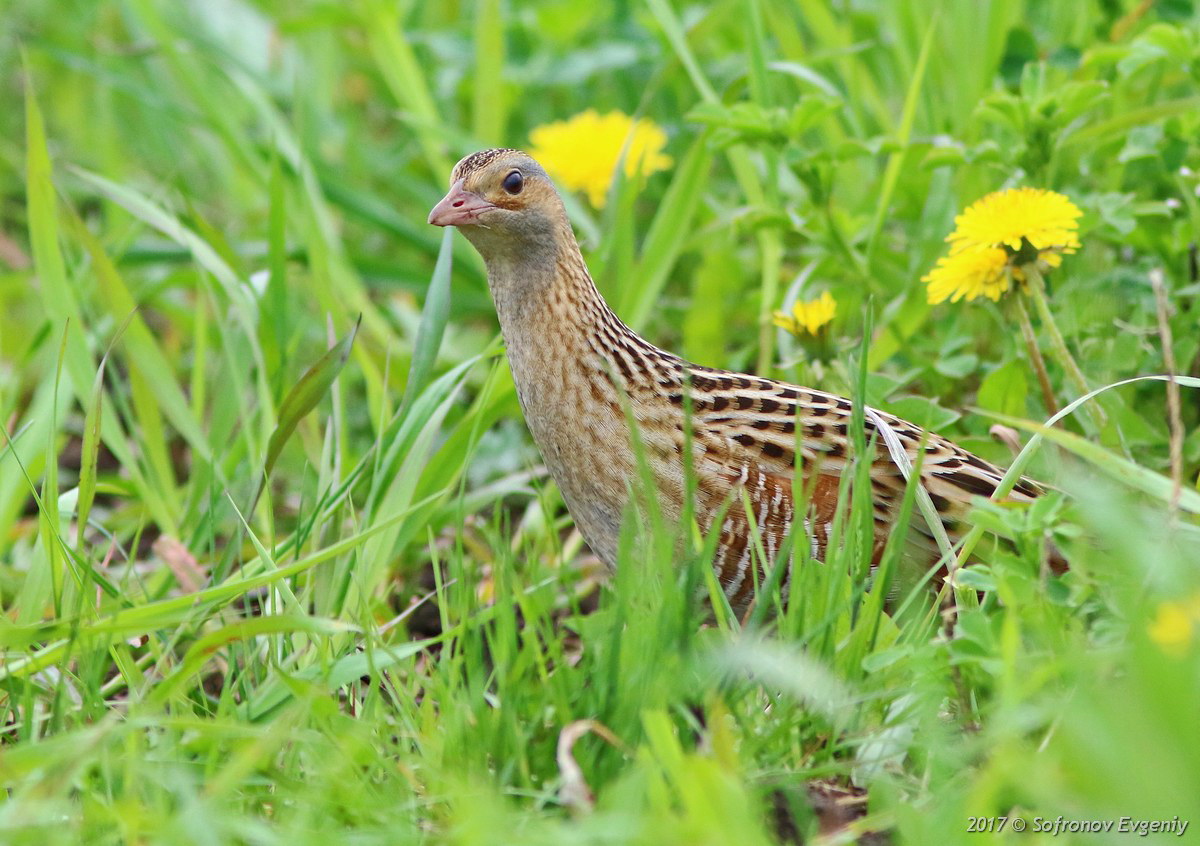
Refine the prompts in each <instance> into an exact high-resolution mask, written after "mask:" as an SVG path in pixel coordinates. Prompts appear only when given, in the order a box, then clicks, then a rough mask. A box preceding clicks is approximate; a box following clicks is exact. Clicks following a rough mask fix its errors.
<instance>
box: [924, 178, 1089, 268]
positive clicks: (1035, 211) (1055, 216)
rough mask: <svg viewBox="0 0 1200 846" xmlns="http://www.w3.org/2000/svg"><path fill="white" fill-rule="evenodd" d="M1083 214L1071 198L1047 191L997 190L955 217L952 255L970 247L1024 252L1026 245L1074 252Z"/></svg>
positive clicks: (1041, 189)
mask: <svg viewBox="0 0 1200 846" xmlns="http://www.w3.org/2000/svg"><path fill="white" fill-rule="evenodd" d="M1082 215H1083V212H1081V211H1080V210H1079V208H1078V207H1077V206H1076V205H1075V204H1074V203H1072V202H1071V201H1070V200H1069V199H1068V198H1067V197H1065V196H1063V195H1062V194H1059V193H1057V192H1055V191H1047V190H1045V189H1043V188H1013V189H1010V190H1008V191H996V192H994V193H991V194H988V195H987V196H986V197H983V198H982V199H980V200H976V201H975V202H974V203H972V204H971V205H970V206H968V207H967V210H966V211H965V212H963V213H962V214H960V215H959V216H958V217H956V218H954V226H955V229H954V231H953V232H952V233H950V235H949V236H948V237H947V238H946V240H947V241H949V242H950V244H951V245H952V247H951V252H957V251H959V250H963V249H969V248H970V247H983V246H987V247H1008V248H1009V249H1010V250H1011V251H1012V252H1014V253H1016V252H1018V251H1020V249H1021V246H1022V242H1023V241H1028V242H1029V244H1030V246H1032V247H1033V248H1034V249H1035V250H1037V251H1039V252H1041V251H1042V250H1059V251H1062V252H1065V253H1072V252H1074V251H1075V250H1076V249H1078V247H1079V237H1078V235H1077V234H1076V233H1077V232H1078V230H1079V222H1078V221H1079V218H1080V217H1081V216H1082Z"/></svg>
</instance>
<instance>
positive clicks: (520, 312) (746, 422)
mask: <svg viewBox="0 0 1200 846" xmlns="http://www.w3.org/2000/svg"><path fill="white" fill-rule="evenodd" d="M450 182H451V187H450V192H449V193H448V194H447V195H446V197H445V198H444V199H443V200H442V201H441V202H440V203H438V205H437V206H436V207H435V208H434V209H433V211H432V212H431V213H430V216H429V222H430V223H432V224H435V225H438V226H458V227H459V228H460V230H461V231H462V233H463V234H464V235H465V236H466V237H467V240H469V241H470V242H471V243H472V244H473V245H474V246H475V247H476V249H478V250H479V252H480V254H481V255H482V256H483V258H484V261H485V262H486V264H487V273H488V285H489V287H490V289H491V293H492V298H493V299H494V301H495V303H496V310H497V312H498V314H499V318H500V327H501V330H502V331H503V334H504V339H505V342H506V344H507V348H508V358H509V362H510V364H511V366H512V373H513V379H514V381H515V383H516V387H517V394H518V397H519V398H520V402H521V408H522V410H523V411H524V413H525V419H526V421H527V422H528V424H529V428H530V431H531V432H532V433H533V438H534V440H535V441H536V442H537V445H538V447H539V449H540V450H541V452H542V456H543V458H544V459H545V462H546V465H547V467H548V468H549V470H550V473H551V475H552V476H553V477H554V479H555V481H556V482H557V483H558V485H559V488H560V489H561V490H562V494H563V498H564V499H565V500H566V503H567V507H568V508H569V509H570V511H571V514H572V516H573V517H574V518H575V522H576V524H577V525H578V527H579V529H580V531H581V532H582V533H583V536H584V538H586V539H587V541H588V543H589V544H590V545H591V547H592V548H593V549H594V550H595V551H596V553H597V554H598V555H599V556H600V557H601V558H602V559H603V560H604V561H606V562H607V563H608V564H609V565H612V564H614V563H615V559H616V553H617V539H618V534H619V530H620V521H621V516H622V513H623V511H624V509H625V507H626V505H627V503H628V502H629V497H630V490H631V486H632V484H633V482H634V480H635V479H636V478H637V470H636V461H635V457H634V452H633V449H632V447H631V438H630V432H629V429H628V426H627V424H626V419H627V418H626V416H625V411H624V409H623V406H622V401H623V398H622V394H624V395H626V396H627V397H628V402H629V407H630V408H631V410H632V414H633V417H634V418H635V420H636V421H637V426H638V432H639V436H640V437H641V439H642V440H643V442H644V443H645V446H646V455H647V459H648V461H649V464H650V468H651V470H652V473H653V478H654V483H655V485H656V487H657V493H658V494H659V501H660V502H661V503H662V507H663V510H664V514H665V516H666V517H667V518H668V519H672V518H678V517H679V515H680V513H681V511H682V508H683V497H684V491H685V487H684V464H683V458H682V455H683V449H684V446H685V437H684V427H685V425H686V421H687V420H688V416H687V414H688V412H687V411H686V410H685V406H686V405H688V404H689V402H690V414H691V427H692V438H693V456H694V468H695V473H696V480H697V502H696V514H697V518H698V519H699V521H700V523H701V528H702V529H703V530H705V531H709V530H717V531H719V533H720V535H719V538H720V542H719V545H718V548H717V555H716V560H715V561H714V567H715V569H716V571H717V574H718V576H719V578H720V581H721V584H722V585H723V586H724V588H725V592H726V595H727V596H728V597H729V599H730V602H731V604H732V605H733V606H734V607H735V608H743V607H745V605H746V604H747V603H748V601H749V599H750V593H751V590H752V585H753V584H754V582H755V578H753V574H752V572H751V571H750V561H751V560H752V558H753V556H752V555H751V550H750V546H751V537H750V536H751V532H750V529H749V520H748V519H747V515H746V513H745V510H744V509H743V507H742V504H741V496H740V489H744V490H745V492H746V493H747V494H748V495H749V500H750V503H751V511H752V512H753V517H754V521H755V523H756V524H757V525H758V527H759V528H760V530H761V532H762V540H763V545H764V548H765V551H766V553H767V556H768V558H772V557H773V556H774V553H775V552H776V551H777V550H778V549H779V546H780V543H781V542H782V541H783V538H784V536H785V535H786V533H787V532H788V531H789V529H790V528H791V525H792V522H793V520H794V519H795V517H796V514H795V503H794V502H793V496H792V491H793V479H794V476H795V467H796V463H797V462H796V454H795V452H796V450H797V449H799V450H800V459H801V466H802V467H803V468H804V479H803V482H804V485H803V487H804V488H805V489H806V490H809V491H811V493H810V494H809V497H808V504H807V510H806V513H805V514H803V515H801V516H802V518H803V527H804V537H805V538H807V540H808V543H809V544H810V551H811V553H812V555H813V557H814V558H818V559H820V558H822V557H823V555H824V553H825V546H826V542H827V540H828V534H829V527H830V524H831V523H832V521H833V519H834V516H835V512H836V508H837V500H838V485H839V480H840V478H841V474H842V473H843V471H844V470H845V469H846V467H847V466H849V465H848V454H849V453H850V451H851V450H852V449H853V447H852V446H851V438H850V437H849V434H848V427H849V426H850V425H851V413H852V406H851V403H850V401H849V400H846V399H843V398H841V397H837V396H834V395H831V394H827V393H823V392H821V391H816V390H812V389H810V388H802V387H798V386H795V385H788V384H785V383H783V382H777V381H774V380H771V379H763V378H760V377H757V376H748V375H743V374H738V373H730V372H726V371H722V370H714V369H711V368H708V367H701V366H698V365H694V364H690V363H689V362H686V361H684V360H683V359H681V358H679V357H678V356H675V355H672V354H671V353H669V352H666V351H664V350H661V349H659V348H657V347H655V346H654V345H652V344H650V343H649V342H647V341H645V340H643V339H642V338H641V337H639V336H638V335H637V334H635V333H634V332H633V330H631V329H629V327H627V326H626V325H625V324H624V323H622V322H621V321H620V320H619V319H618V318H617V316H616V315H615V314H614V313H613V312H612V310H611V309H610V308H609V307H608V305H607V304H606V303H605V302H604V300H603V298H602V297H601V296H600V293H599V292H598V291H597V290H596V287H595V285H594V284H593V283H592V279H591V277H590V275H589V274H588V270H587V267H586V265H585V264H584V260H583V256H582V255H581V254H580V251H579V246H578V244H577V243H576V241H575V236H574V234H573V232H572V230H571V225H570V222H569V221H568V219H567V216H566V212H565V211H564V209H563V205H562V201H561V199H560V198H559V196H558V194H557V192H556V191H555V189H554V186H553V185H552V184H551V182H550V180H549V178H548V177H547V176H546V173H545V171H543V170H542V168H541V166H539V165H538V164H537V163H536V162H535V161H534V160H533V159H531V158H530V157H529V156H527V155H526V154H524V153H521V152H519V151H516V150H485V151H482V152H479V153H475V154H474V155H471V156H467V157H466V158H464V159H463V160H462V161H460V162H459V163H458V165H456V166H455V168H454V172H453V174H452V175H451V177H450ZM689 398H690V399H689ZM874 414H875V415H878V417H877V419H882V420H883V421H885V422H886V424H888V425H889V426H890V427H892V429H893V430H894V431H895V432H896V434H897V435H898V436H899V438H900V440H901V442H902V443H903V446H904V448H905V449H906V451H907V453H908V454H909V455H910V457H911V459H912V461H913V462H914V463H916V461H917V453H918V451H919V450H921V449H922V448H923V449H924V452H925V454H924V456H923V460H922V461H921V467H922V471H921V475H922V482H923V484H924V486H925V488H926V490H927V491H928V492H929V494H930V496H931V498H932V500H933V503H934V505H935V507H936V508H937V510H938V512H939V516H941V517H942V519H943V523H944V525H945V526H946V529H947V532H948V534H949V535H950V537H951V538H954V537H956V536H957V535H958V534H959V527H960V523H959V520H960V518H961V517H962V516H963V515H964V514H965V512H966V510H967V508H968V505H969V503H970V499H971V497H972V496H975V495H981V496H990V495H992V494H993V493H994V491H995V488H996V485H997V483H998V482H999V481H1000V478H1001V476H1002V475H1003V473H1002V471H1001V470H1000V469H999V468H997V467H995V466H993V465H992V464H989V463H988V462H986V461H983V460H982V459H980V458H978V457H976V456H974V455H972V454H970V453H969V452H967V451H965V450H963V449H961V448H960V447H958V446H956V445H955V444H953V443H951V442H950V441H948V440H946V439H944V438H941V437H939V436H937V435H927V434H926V433H924V432H922V431H921V430H920V429H919V428H918V427H916V426H914V425H912V424H910V423H907V422H905V421H903V420H900V419H898V418H896V417H893V416H891V415H888V414H884V413H882V412H874ZM866 427H867V432H866V436H867V439H868V440H869V439H870V437H871V434H872V432H873V430H874V428H875V424H874V423H872V422H871V420H870V419H868V420H867V421H866ZM922 444H923V445H924V446H922ZM870 475H871V485H872V491H873V501H874V510H875V527H876V555H878V554H879V553H880V552H881V551H882V549H883V544H884V542H885V541H886V539H887V536H888V533H889V530H890V528H891V526H892V524H893V522H894V520H895V516H896V512H897V510H898V508H899V505H900V502H901V499H902V496H903V492H904V487H905V483H904V477H903V475H902V473H901V471H900V469H899V468H898V467H897V466H896V464H895V462H894V461H893V460H892V458H891V456H890V455H889V453H888V451H887V450H886V449H884V448H883V446H882V445H879V446H878V447H877V449H876V452H875V456H874V460H873V462H872V465H871V474H870ZM1038 494H1039V490H1038V488H1037V487H1036V486H1035V485H1033V484H1032V483H1030V482H1028V481H1022V482H1020V483H1019V484H1018V485H1017V486H1016V488H1015V489H1014V491H1013V492H1012V493H1011V494H1010V499H1012V500H1016V501H1024V500H1029V499H1032V498H1033V497H1036V496H1037V495H1038ZM731 498H732V504H731V505H730V507H729V508H728V511H727V512H726V514H725V516H724V518H723V519H722V521H721V525H720V526H719V527H717V526H713V525H711V524H712V523H713V522H714V521H715V518H716V517H717V516H718V515H719V512H720V511H721V509H722V508H723V507H724V506H726V505H727V504H729V503H730V501H731ZM911 524H912V527H913V531H912V543H913V545H914V547H915V549H916V550H917V551H919V552H920V551H924V554H925V555H926V556H927V557H929V558H930V560H932V559H934V558H936V546H935V545H934V543H933V540H932V537H931V536H930V532H929V528H928V527H927V526H925V525H924V523H923V521H922V519H921V517H920V515H914V517H913V518H912V521H911Z"/></svg>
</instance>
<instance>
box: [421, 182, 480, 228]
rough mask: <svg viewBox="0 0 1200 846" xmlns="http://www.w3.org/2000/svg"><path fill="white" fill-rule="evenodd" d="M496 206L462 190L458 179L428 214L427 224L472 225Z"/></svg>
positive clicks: (461, 183) (461, 184)
mask: <svg viewBox="0 0 1200 846" xmlns="http://www.w3.org/2000/svg"><path fill="white" fill-rule="evenodd" d="M494 208H496V206H495V205H494V204H492V203H489V202H488V201H487V200H485V199H484V198H483V197H481V196H479V195H478V194H473V193H472V192H470V191H468V190H466V189H465V188H463V181H462V180H461V179H460V180H458V181H457V182H455V183H454V184H453V185H451V186H450V191H449V193H447V194H446V196H445V197H442V200H441V202H439V203H438V204H437V205H436V206H434V207H433V211H431V212H430V213H429V222H430V223H432V224H433V225H434V226H462V225H464V224H469V223H474V222H475V220H476V218H478V217H479V215H481V214H482V213H483V212H485V211H487V210H488V209H494Z"/></svg>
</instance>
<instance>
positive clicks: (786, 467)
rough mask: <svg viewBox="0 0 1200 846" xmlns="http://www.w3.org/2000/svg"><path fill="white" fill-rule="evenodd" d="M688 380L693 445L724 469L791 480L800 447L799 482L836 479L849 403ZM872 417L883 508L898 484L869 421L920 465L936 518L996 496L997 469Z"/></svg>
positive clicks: (761, 382)
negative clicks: (720, 460)
mask: <svg viewBox="0 0 1200 846" xmlns="http://www.w3.org/2000/svg"><path fill="white" fill-rule="evenodd" d="M689 375H690V379H686V380H685V381H688V382H690V384H691V390H690V392H689V393H690V398H691V415H692V421H693V422H692V425H693V431H694V432H695V433H696V440H697V442H698V443H700V444H703V445H705V446H706V448H707V449H708V450H710V451H715V452H724V453H725V457H726V458H727V461H726V463H727V464H728V465H729V466H731V467H734V468H736V467H738V466H739V465H745V466H756V467H759V468H761V469H762V470H763V471H765V472H767V473H770V474H772V475H776V476H779V477H781V478H783V479H788V480H790V479H792V478H793V477H794V475H795V468H796V464H797V456H796V450H797V449H799V451H800V456H799V459H800V465H801V466H802V467H803V468H805V471H804V473H805V477H806V478H808V477H809V474H810V473H815V474H819V475H830V476H834V477H838V476H840V475H841V474H842V472H843V471H844V470H845V468H846V466H847V463H848V459H849V456H850V454H851V452H852V450H853V437H852V436H851V434H850V426H851V425H853V423H852V415H853V406H852V404H851V402H850V401H849V400H847V399H845V398H843V397H838V396H835V395H833V394H827V393H824V392H822V391H816V390H813V389H810V388H802V387H799V386H796V385H789V384H786V383H784V382H777V381H774V380H771V379H762V378H759V377H753V376H744V375H739V374H735V373H726V372H723V371H714V370H706V369H703V368H693V369H692V370H691V371H690V372H689ZM872 412H873V413H871V414H869V415H868V416H867V417H866V419H865V421H864V427H865V432H864V436H865V438H866V441H867V442H868V443H869V442H870V441H871V439H872V438H874V439H875V441H876V444H875V456H874V459H873V461H872V468H871V480H872V486H873V488H874V490H875V494H876V498H877V499H882V500H883V501H884V502H883V504H884V506H886V505H887V504H888V502H890V501H891V500H892V499H895V500H896V501H897V502H898V499H899V497H900V496H901V495H902V494H903V490H904V486H905V481H904V475H903V472H902V471H901V469H900V468H899V467H898V466H897V464H896V462H895V461H894V460H893V458H892V455H891V453H890V452H889V450H888V448H887V447H886V446H885V444H884V441H883V436H882V433H877V429H878V426H877V423H876V421H879V422H881V423H883V424H884V425H886V426H887V427H888V428H890V429H891V431H892V433H894V434H895V436H896V439H897V440H898V441H899V443H900V444H901V445H902V446H903V448H904V451H905V453H906V454H907V456H908V458H909V461H910V463H911V464H912V466H917V465H918V464H919V465H920V468H921V480H922V483H923V485H924V486H925V489H926V490H927V491H928V493H929V495H930V497H931V498H932V500H933V502H934V505H935V506H936V507H937V509H938V511H939V513H941V514H942V515H943V517H946V518H948V519H956V518H958V517H961V515H962V514H963V513H965V511H966V510H967V508H968V506H969V504H970V502H971V498H972V497H973V496H983V497H990V496H992V495H993V494H995V492H996V487H997V485H998V484H999V483H1000V480H1001V478H1002V477H1003V475H1004V471H1003V470H1001V469H1000V468H999V467H997V466H995V465H994V464H991V463H989V462H987V461H984V460H983V459H981V458H979V457H978V456H975V455H973V454H971V453H969V452H967V451H966V450H964V449H962V448H961V447H959V446H957V445H956V444H954V443H952V442H951V441H949V440H947V439H945V438H943V437H941V436H939V435H936V434H932V433H929V432H925V431H924V430H922V429H921V428H920V427H918V426H915V425H914V424H912V423H909V422H907V421H905V420H901V419H900V418H898V417H895V416H894V415H891V414H887V413H885V412H882V411H875V410H872ZM1040 493H1041V491H1040V489H1039V488H1038V486H1037V485H1036V484H1035V483H1033V482H1031V481H1029V480H1027V479H1021V480H1020V481H1018V482H1017V484H1016V485H1015V487H1014V488H1013V490H1012V492H1011V493H1010V494H1009V496H1008V499H1010V500H1013V501H1028V500H1031V499H1033V498H1034V497H1036V496H1038V495H1039V494H1040Z"/></svg>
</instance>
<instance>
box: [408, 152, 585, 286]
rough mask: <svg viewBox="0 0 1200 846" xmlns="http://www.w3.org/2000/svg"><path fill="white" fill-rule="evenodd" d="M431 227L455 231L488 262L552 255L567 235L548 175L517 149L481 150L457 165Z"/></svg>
mask: <svg viewBox="0 0 1200 846" xmlns="http://www.w3.org/2000/svg"><path fill="white" fill-rule="evenodd" d="M429 222H430V223H432V224H433V225H434V226H457V227H458V228H459V231H461V232H462V233H463V235H465V236H466V237H467V240H469V241H470V242H471V243H472V244H474V245H475V249H477V250H479V252H480V254H481V255H482V256H483V258H484V260H485V261H487V262H489V263H490V262H492V261H493V260H501V261H503V260H505V259H512V260H515V259H517V258H519V257H525V258H530V257H533V256H536V255H539V254H540V255H553V253H554V252H555V251H556V249H557V248H558V247H559V246H560V245H561V244H562V243H563V241H562V240H561V236H562V234H563V233H564V232H565V233H566V234H567V235H570V233H571V226H570V223H569V222H568V220H567V215H566V211H565V210H564V209H563V204H562V200H561V199H560V198H559V196H558V192H557V191H555V190H554V185H553V183H551V182H550V178H549V177H548V176H546V171H545V170H543V169H542V166H541V165H539V164H538V163H537V162H535V161H534V160H533V159H532V158H530V157H529V156H528V155H527V154H526V153H522V152H521V151H520V150H482V151H480V152H478V153H472V154H471V155H469V156H467V157H466V158H464V159H463V160H462V161H460V162H459V163H458V164H456V165H455V166H454V171H453V173H451V175H450V190H449V192H448V193H447V194H446V196H445V197H443V198H442V201H441V202H439V203H438V204H437V205H436V206H434V207H433V211H431V212H430V213H429ZM569 240H570V241H571V242H573V241H574V238H573V236H572V237H571V238H570V239H569Z"/></svg>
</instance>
